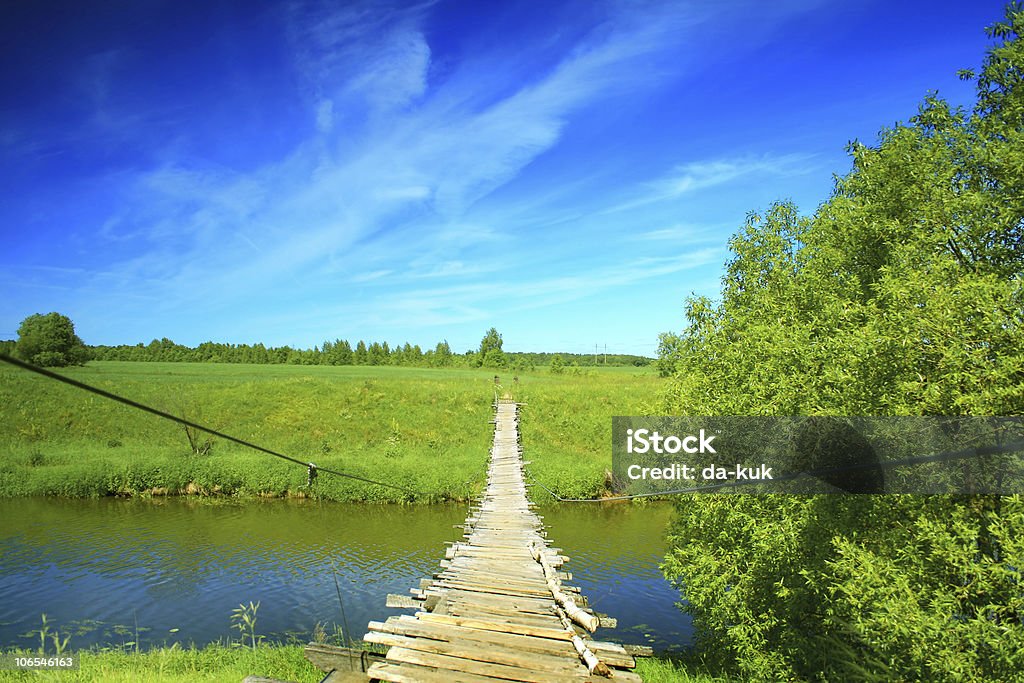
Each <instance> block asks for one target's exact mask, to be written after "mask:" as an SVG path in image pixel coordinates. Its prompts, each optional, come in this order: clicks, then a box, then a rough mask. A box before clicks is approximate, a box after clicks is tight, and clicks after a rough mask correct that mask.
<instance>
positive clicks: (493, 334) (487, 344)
mask: <svg viewBox="0 0 1024 683" xmlns="http://www.w3.org/2000/svg"><path fill="white" fill-rule="evenodd" d="M501 344H502V340H501V335H500V334H499V333H498V330H497V329H495V328H493V327H492V328H491V329H489V330H487V334H485V335H484V338H483V339H481V340H480V350H479V351H477V354H476V362H475V365H476V366H477V367H480V366H481V365H484V363H485V362H486V361H487V354H488V352H490V351H501ZM503 355H504V354H503Z"/></svg>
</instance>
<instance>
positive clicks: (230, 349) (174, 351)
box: [0, 313, 653, 372]
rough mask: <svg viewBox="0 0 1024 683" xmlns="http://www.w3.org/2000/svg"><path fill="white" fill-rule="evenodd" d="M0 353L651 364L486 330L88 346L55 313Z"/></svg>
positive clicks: (40, 360) (57, 359)
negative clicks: (467, 335) (428, 341)
mask: <svg viewBox="0 0 1024 683" xmlns="http://www.w3.org/2000/svg"><path fill="white" fill-rule="evenodd" d="M0 353H4V354H7V355H11V356H18V357H20V358H22V359H23V360H26V361H29V362H32V363H35V364H36V365H43V366H66V365H81V364H83V363H85V362H86V361H88V360H99V361H138V362H162V363H239V364H242V363H245V364H255V365H373V366H377V365H396V366H407V367H426V368H448V367H464V368H480V367H484V368H490V369H496V370H498V369H506V370H512V371H517V372H519V371H528V370H532V369H534V368H535V367H539V366H540V367H551V368H552V371H553V372H562V371H564V370H565V369H566V368H568V369H570V370H571V369H572V368H573V367H584V366H595V365H611V366H642V365H647V364H649V363H651V362H653V360H652V359H650V358H645V357H643V356H635V355H630V354H601V355H596V356H595V355H591V354H572V353H528V352H507V351H504V350H503V349H502V338H501V334H499V333H498V331H497V330H496V329H495V328H493V327H492V328H491V329H490V330H488V331H487V333H486V334H485V335H484V337H483V339H482V340H481V342H480V346H479V347H478V348H477V349H470V350H468V351H466V352H464V353H455V352H454V351H453V350H452V348H451V346H450V345H449V344H448V341H447V340H445V341H441V342H438V343H437V345H436V346H435V347H434V348H432V349H427V350H426V351H424V350H423V349H422V348H421V347H420V346H419V345H418V344H410V343H408V342H406V343H405V344H401V345H400V344H395V345H394V346H391V345H390V344H388V343H387V342H370V343H369V344H368V343H366V342H365V341H363V340H362V339H360V340H359V341H358V342H356V344H355V346H353V345H352V344H351V343H350V342H349V341H348V340H346V339H335V340H334V341H325V342H324V343H323V344H322V345H319V346H314V347H313V348H312V349H297V348H293V347H291V346H287V345H285V346H266V345H264V344H262V343H256V344H226V343H220V342H209V341H208V342H203V343H201V344H199V345H198V346H195V347H190V346H186V345H184V344H178V343H176V342H174V341H172V340H170V339H168V338H166V337H164V338H163V339H154V340H153V341H151V342H150V343H149V344H142V343H138V344H119V345H114V346H110V345H95V346H89V345H86V344H85V343H83V342H82V340H81V339H80V338H79V337H78V335H76V334H75V330H74V324H73V323H72V322H71V320H70V319H69V318H68V317H67V316H64V315H61V314H60V313H48V314H46V315H41V314H36V315H32V316H29V317H28V318H26V319H25V320H24V321H23V322H22V324H21V327H19V330H18V341H16V342H15V341H0Z"/></svg>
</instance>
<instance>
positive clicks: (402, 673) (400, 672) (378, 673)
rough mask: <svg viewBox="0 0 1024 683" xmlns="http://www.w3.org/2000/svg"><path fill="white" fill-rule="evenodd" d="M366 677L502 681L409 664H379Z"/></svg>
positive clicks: (413, 682)
mask: <svg viewBox="0 0 1024 683" xmlns="http://www.w3.org/2000/svg"><path fill="white" fill-rule="evenodd" d="M366 673H367V675H368V676H369V677H370V678H371V679H373V680H378V681H390V682H391V683H449V682H453V683H495V682H496V681H500V680H503V679H500V678H494V677H493V676H480V675H478V674H470V673H466V672H464V671H452V670H451V669H445V670H443V671H442V670H440V669H437V668H434V667H427V666H419V665H417V664H411V663H409V662H402V663H400V664H395V663H394V662H379V663H377V664H374V665H373V666H371V667H370V669H369V670H368V671H367V672H366Z"/></svg>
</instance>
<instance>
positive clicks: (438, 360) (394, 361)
mask: <svg viewBox="0 0 1024 683" xmlns="http://www.w3.org/2000/svg"><path fill="white" fill-rule="evenodd" d="M88 348H89V352H90V358H91V359H92V360H120V361H150V362H182V363H255V364H277V365H401V366H414V367H482V366H485V367H493V368H507V369H510V370H530V369H532V368H534V367H541V366H543V367H548V366H551V365H552V361H554V363H553V365H554V367H555V368H559V367H568V368H571V367H588V366H589V367H593V366H599V365H609V366H644V365H648V364H650V363H652V362H653V359H651V358H646V357H644V356H634V355H629V354H617V353H609V354H603V353H598V354H575V353H515V352H507V351H506V352H503V353H502V355H501V356H499V357H498V358H494V357H493V356H489V357H488V362H487V363H484V362H483V359H482V357H481V355H480V353H479V352H477V351H466V352H465V353H462V354H457V353H454V352H453V351H452V349H451V347H450V346H449V345H448V342H446V341H443V342H440V343H438V344H437V346H435V347H434V348H432V349H427V350H426V351H424V350H423V349H421V348H420V347H419V345H415V344H409V343H405V344H403V345H401V346H399V345H397V344H396V345H395V346H393V347H392V346H390V345H389V344H388V343H387V342H372V343H370V344H367V343H366V342H364V341H363V340H359V342H357V343H356V344H355V346H352V345H351V344H350V343H349V342H348V341H347V340H344V339H338V340H335V341H333V342H330V341H325V342H324V343H323V345H321V346H314V347H313V348H312V349H293V348H291V347H290V346H271V347H267V346H264V345H263V344H221V343H216V342H203V343H202V344H200V345H199V346H196V347H195V348H192V347H189V346H184V345H182V344H177V343H175V342H173V341H171V340H170V339H166V338H164V339H159V340H157V339H154V340H153V341H151V342H150V343H149V344H141V343H139V344H135V345H130V344H120V345H118V346H90V347H88ZM556 358H557V360H556Z"/></svg>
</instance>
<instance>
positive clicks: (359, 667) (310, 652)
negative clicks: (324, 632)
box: [303, 643, 383, 672]
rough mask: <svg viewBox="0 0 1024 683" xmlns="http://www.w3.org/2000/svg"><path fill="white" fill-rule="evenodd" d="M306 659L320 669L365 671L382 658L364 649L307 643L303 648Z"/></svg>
mask: <svg viewBox="0 0 1024 683" xmlns="http://www.w3.org/2000/svg"><path fill="white" fill-rule="evenodd" d="M303 654H304V655H305V657H306V659H308V660H309V661H310V663H312V664H313V666H315V667H316V668H318V669H320V670H321V671H335V670H337V671H360V672H362V671H365V670H366V669H367V668H368V667H369V666H370V664H371V663H373V662H375V661H380V660H382V659H383V657H382V656H381V655H378V654H375V653H373V652H367V651H366V650H356V649H353V648H348V647H338V646H336V645H326V644H324V643H309V644H307V645H306V647H305V649H304V650H303Z"/></svg>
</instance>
